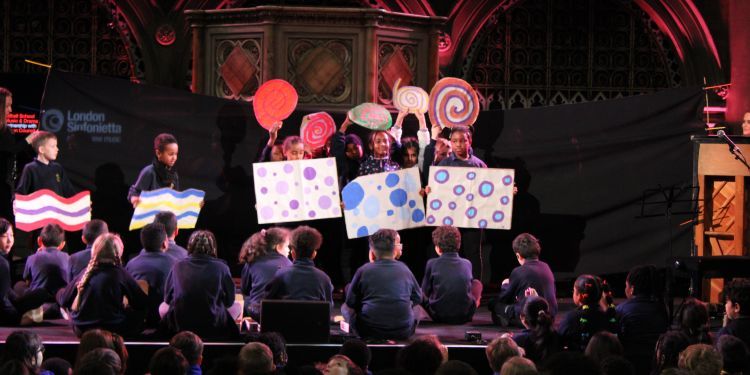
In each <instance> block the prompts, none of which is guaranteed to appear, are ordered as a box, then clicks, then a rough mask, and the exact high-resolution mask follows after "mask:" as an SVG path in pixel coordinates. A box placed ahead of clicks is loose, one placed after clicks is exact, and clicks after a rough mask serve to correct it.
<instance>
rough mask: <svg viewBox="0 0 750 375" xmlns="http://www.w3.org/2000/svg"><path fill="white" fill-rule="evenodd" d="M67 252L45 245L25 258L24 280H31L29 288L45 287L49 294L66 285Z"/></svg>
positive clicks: (67, 272)
mask: <svg viewBox="0 0 750 375" xmlns="http://www.w3.org/2000/svg"><path fill="white" fill-rule="evenodd" d="M68 258H69V256H68V254H66V253H64V252H62V251H60V250H58V249H57V248H54V247H46V248H44V249H41V250H39V251H37V252H36V253H35V254H32V255H30V256H29V257H28V258H26V268H24V270H23V278H24V280H31V284H30V285H29V289H45V290H47V292H48V293H49V294H50V295H53V296H54V295H55V293H57V291H58V290H60V289H62V288H64V287H65V286H67V285H68V281H69V280H68V274H69V271H68Z"/></svg>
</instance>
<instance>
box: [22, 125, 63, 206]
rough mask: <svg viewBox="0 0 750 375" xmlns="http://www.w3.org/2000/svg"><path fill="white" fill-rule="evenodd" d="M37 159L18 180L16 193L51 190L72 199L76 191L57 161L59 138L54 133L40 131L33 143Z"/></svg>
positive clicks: (25, 167) (26, 193) (24, 170)
mask: <svg viewBox="0 0 750 375" xmlns="http://www.w3.org/2000/svg"><path fill="white" fill-rule="evenodd" d="M31 146H32V147H33V148H34V151H35V152H36V159H34V160H33V161H32V162H30V163H28V164H26V165H25V166H24V167H23V172H21V177H20V178H19V180H18V187H17V188H16V192H17V193H18V194H23V195H28V194H31V193H33V192H35V191H37V190H42V189H49V190H52V191H53V192H54V193H55V194H57V195H59V196H61V197H65V198H68V197H72V196H73V195H75V194H76V190H75V189H74V188H73V185H72V184H71V183H70V180H68V176H67V175H66V174H65V169H63V167H62V165H60V164H59V163H57V162H55V160H57V153H58V151H59V150H58V148H57V136H56V135H55V134H54V133H49V132H46V131H38V132H36V133H35V135H34V137H33V138H32V141H31Z"/></svg>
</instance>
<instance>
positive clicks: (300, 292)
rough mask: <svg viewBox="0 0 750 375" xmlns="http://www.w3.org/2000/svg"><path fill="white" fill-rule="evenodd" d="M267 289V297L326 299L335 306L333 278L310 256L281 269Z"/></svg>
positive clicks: (306, 299) (307, 299) (308, 299)
mask: <svg viewBox="0 0 750 375" xmlns="http://www.w3.org/2000/svg"><path fill="white" fill-rule="evenodd" d="M266 291H267V294H266V299H291V300H303V301H326V302H328V303H329V304H331V308H333V284H331V278H329V277H328V275H326V273H325V272H323V271H321V270H319V269H317V268H315V262H313V260H312V259H310V258H298V259H296V260H295V261H294V263H293V264H292V266H291V267H284V268H281V269H279V270H278V271H277V272H276V276H274V278H273V279H272V280H271V281H270V282H269V283H268V286H267V288H266Z"/></svg>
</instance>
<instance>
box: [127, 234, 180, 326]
mask: <svg viewBox="0 0 750 375" xmlns="http://www.w3.org/2000/svg"><path fill="white" fill-rule="evenodd" d="M141 245H142V246H143V251H142V252H141V253H140V254H139V255H138V256H136V257H135V258H133V259H131V260H130V261H129V262H128V264H127V265H126V266H125V270H126V271H128V273H130V276H133V278H134V279H136V280H144V281H146V282H147V283H148V310H147V313H146V323H147V324H148V326H150V327H156V325H157V323H159V320H160V317H159V305H160V304H161V302H162V301H163V300H164V282H165V281H166V280H167V275H169V272H170V271H171V270H172V266H174V264H175V263H176V262H177V260H175V259H174V258H172V257H171V256H169V255H167V253H166V250H167V246H168V241H167V233H166V232H165V231H164V226H163V225H161V224H159V223H151V224H147V225H146V226H145V227H143V229H141Z"/></svg>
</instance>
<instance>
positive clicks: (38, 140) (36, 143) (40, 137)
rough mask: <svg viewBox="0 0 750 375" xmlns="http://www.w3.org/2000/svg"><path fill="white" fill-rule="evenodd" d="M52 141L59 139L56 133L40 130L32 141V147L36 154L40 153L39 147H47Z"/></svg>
mask: <svg viewBox="0 0 750 375" xmlns="http://www.w3.org/2000/svg"><path fill="white" fill-rule="evenodd" d="M50 139H57V136H56V135H55V133H50V132H47V131H44V130H39V131H37V132H36V134H34V137H32V139H31V147H33V148H34V152H36V153H39V147H42V146H44V145H46V144H47V141H49V140H50Z"/></svg>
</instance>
